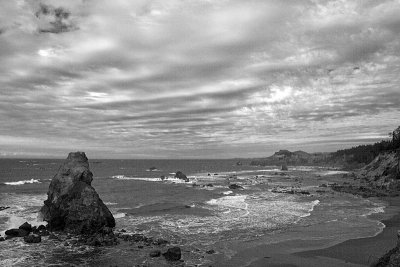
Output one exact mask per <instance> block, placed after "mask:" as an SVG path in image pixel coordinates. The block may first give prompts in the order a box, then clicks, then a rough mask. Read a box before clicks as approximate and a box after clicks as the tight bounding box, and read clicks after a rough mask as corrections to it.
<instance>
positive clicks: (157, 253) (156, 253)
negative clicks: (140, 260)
mask: <svg viewBox="0 0 400 267" xmlns="http://www.w3.org/2000/svg"><path fill="white" fill-rule="evenodd" d="M149 255H150V257H152V258H155V257H160V256H161V251H159V250H153V251H151V252H150V254H149Z"/></svg>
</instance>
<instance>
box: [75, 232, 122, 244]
mask: <svg viewBox="0 0 400 267" xmlns="http://www.w3.org/2000/svg"><path fill="white" fill-rule="evenodd" d="M80 242H83V243H85V244H86V245H89V246H96V247H101V246H113V245H117V244H118V243H119V241H118V239H117V236H116V235H114V233H113V232H112V231H110V229H109V228H108V227H104V228H102V229H100V230H99V231H98V232H97V233H96V234H92V235H89V236H88V237H87V239H86V240H84V241H83V240H80Z"/></svg>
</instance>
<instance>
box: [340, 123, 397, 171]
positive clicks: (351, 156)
mask: <svg viewBox="0 0 400 267" xmlns="http://www.w3.org/2000/svg"><path fill="white" fill-rule="evenodd" d="M389 137H390V139H389V140H382V141H380V142H377V143H375V144H371V145H360V146H355V147H352V148H348V149H341V150H338V151H336V152H335V153H333V157H334V158H341V159H344V160H345V161H346V162H355V163H364V164H368V163H370V162H371V161H372V160H373V159H374V158H375V157H376V156H378V155H379V153H381V152H388V151H395V150H398V149H399V148H400V126H399V127H397V128H396V129H394V130H393V131H392V132H390V133H389Z"/></svg>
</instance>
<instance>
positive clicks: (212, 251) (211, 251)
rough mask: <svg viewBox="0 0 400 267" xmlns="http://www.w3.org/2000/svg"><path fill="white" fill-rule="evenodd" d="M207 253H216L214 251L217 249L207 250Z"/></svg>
mask: <svg viewBox="0 0 400 267" xmlns="http://www.w3.org/2000/svg"><path fill="white" fill-rule="evenodd" d="M206 253H207V254H214V253H215V250H213V249H210V250H207V251H206Z"/></svg>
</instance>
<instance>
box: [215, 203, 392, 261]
mask: <svg viewBox="0 0 400 267" xmlns="http://www.w3.org/2000/svg"><path fill="white" fill-rule="evenodd" d="M384 200H385V201H387V202H388V207H387V208H386V209H385V213H384V214H379V215H376V214H375V215H372V216H371V217H375V218H376V217H377V216H379V217H380V218H381V220H382V223H384V224H385V226H386V227H385V228H384V229H383V231H382V232H381V233H379V234H378V235H376V236H373V237H366V238H356V239H350V240H346V241H344V242H341V243H338V244H330V245H327V243H326V240H290V241H285V242H279V243H275V244H269V245H258V246H255V247H251V248H249V249H246V250H242V251H240V252H239V253H238V254H236V255H235V256H234V257H232V259H231V260H230V262H228V263H225V264H227V265H224V266H252V267H261V266H272V267H301V266H315V267H317V266H325V267H335V266H348V267H355V266H358V267H359V266H371V264H373V263H374V262H375V261H376V260H377V259H379V257H381V256H382V255H384V254H385V253H386V252H387V251H388V250H390V249H392V248H393V247H394V246H395V245H396V242H397V230H398V229H399V228H400V198H398V197H397V198H386V199H384ZM310 228H312V229H308V231H310V232H312V231H315V230H317V229H316V228H318V226H311V227H310ZM294 231H296V230H294ZM217 266H218V265H217Z"/></svg>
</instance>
